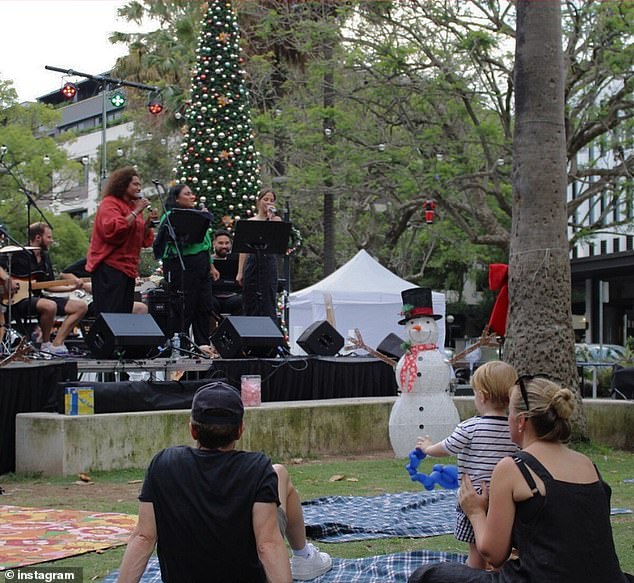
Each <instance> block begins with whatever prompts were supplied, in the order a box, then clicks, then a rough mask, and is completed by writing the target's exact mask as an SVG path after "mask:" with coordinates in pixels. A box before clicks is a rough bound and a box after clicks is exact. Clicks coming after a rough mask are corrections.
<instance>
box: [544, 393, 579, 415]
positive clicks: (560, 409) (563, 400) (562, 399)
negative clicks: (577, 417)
mask: <svg viewBox="0 0 634 583" xmlns="http://www.w3.org/2000/svg"><path fill="white" fill-rule="evenodd" d="M549 407H550V408H551V409H552V410H553V411H554V412H555V414H556V415H557V417H559V418H560V419H569V418H570V416H571V415H572V412H573V411H574V409H575V396H574V395H573V393H572V391H571V390H570V389H565V388H561V389H558V390H557V391H556V392H555V394H554V395H553V396H552V398H551V399H550V404H549Z"/></svg>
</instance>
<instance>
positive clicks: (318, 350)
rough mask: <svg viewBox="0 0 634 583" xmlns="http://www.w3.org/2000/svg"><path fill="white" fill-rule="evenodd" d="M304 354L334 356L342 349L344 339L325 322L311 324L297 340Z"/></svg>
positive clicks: (319, 321)
mask: <svg viewBox="0 0 634 583" xmlns="http://www.w3.org/2000/svg"><path fill="white" fill-rule="evenodd" d="M297 344H298V346H300V347H301V348H302V349H303V350H304V352H305V353H306V354H315V355H317V356H334V355H335V354H337V352H339V351H340V350H341V349H342V348H343V344H344V339H343V336H342V335H341V334H339V332H337V330H335V328H333V326H332V325H331V324H330V322H328V321H327V320H318V321H317V322H313V323H312V324H311V325H310V326H308V328H306V330H304V331H303V332H302V335H301V336H300V337H299V338H298V339H297Z"/></svg>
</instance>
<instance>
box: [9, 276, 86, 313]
mask: <svg viewBox="0 0 634 583" xmlns="http://www.w3.org/2000/svg"><path fill="white" fill-rule="evenodd" d="M80 279H81V280H82V281H83V282H89V281H90V278H89V277H82V278H80ZM11 280H12V281H13V282H17V283H18V284H19V287H18V289H17V290H15V291H14V292H13V293H12V294H8V293H7V291H6V290H4V291H3V293H2V304H3V305H5V306H8V305H9V304H11V305H14V304H17V303H18V302H21V301H22V300H25V299H26V298H28V297H29V279H28V278H22V277H12V278H11ZM30 284H31V285H30V287H31V290H40V289H53V288H56V287H64V286H67V285H68V286H72V285H73V281H72V280H70V279H54V280H51V281H36V280H35V279H33V278H32V279H31V280H30Z"/></svg>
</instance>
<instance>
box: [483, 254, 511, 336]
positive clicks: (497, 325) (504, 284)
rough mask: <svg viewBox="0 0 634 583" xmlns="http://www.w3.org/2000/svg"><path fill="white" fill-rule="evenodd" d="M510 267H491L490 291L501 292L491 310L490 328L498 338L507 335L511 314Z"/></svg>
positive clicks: (499, 264)
mask: <svg viewBox="0 0 634 583" xmlns="http://www.w3.org/2000/svg"><path fill="white" fill-rule="evenodd" d="M508 283H509V266H508V265H507V264H506V263H491V264H490V265H489V289H490V290H491V291H497V290H500V291H499V293H498V297H497V298H496V300H495V304H494V305H493V310H491V317H490V318H489V325H488V328H490V329H491V330H493V331H494V332H495V333H496V334H497V335H498V336H504V335H505V334H506V319H507V317H508V312H509V285H508Z"/></svg>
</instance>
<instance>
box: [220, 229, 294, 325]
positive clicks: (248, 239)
mask: <svg viewBox="0 0 634 583" xmlns="http://www.w3.org/2000/svg"><path fill="white" fill-rule="evenodd" d="M290 235H291V223H290V222H286V221H247V220H242V221H238V223H237V224H236V233H235V235H234V237H233V246H232V251H234V252H238V253H255V256H256V261H257V264H256V265H257V269H256V273H257V291H256V298H257V303H258V314H260V315H261V313H262V285H261V284H262V282H261V281H260V266H261V264H262V255H264V254H265V253H266V254H269V255H284V254H285V253H286V251H287V249H288V239H289V237H290Z"/></svg>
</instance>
